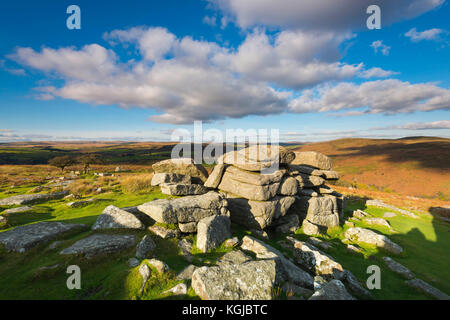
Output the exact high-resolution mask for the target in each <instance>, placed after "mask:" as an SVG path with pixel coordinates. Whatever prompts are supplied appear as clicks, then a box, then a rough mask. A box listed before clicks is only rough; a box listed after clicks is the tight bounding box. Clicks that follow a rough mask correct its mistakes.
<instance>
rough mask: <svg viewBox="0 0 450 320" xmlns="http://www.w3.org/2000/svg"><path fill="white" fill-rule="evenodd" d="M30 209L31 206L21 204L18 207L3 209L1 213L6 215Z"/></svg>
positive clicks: (31, 209)
mask: <svg viewBox="0 0 450 320" xmlns="http://www.w3.org/2000/svg"><path fill="white" fill-rule="evenodd" d="M30 211H33V207H29V206H23V207H18V208H11V209H6V210H5V211H3V212H2V214H4V215H8V214H12V213H25V212H30Z"/></svg>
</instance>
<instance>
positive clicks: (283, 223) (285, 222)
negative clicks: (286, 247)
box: [274, 214, 300, 233]
mask: <svg viewBox="0 0 450 320" xmlns="http://www.w3.org/2000/svg"><path fill="white" fill-rule="evenodd" d="M274 226H275V232H277V233H294V232H295V231H296V230H297V229H298V228H299V227H300V219H299V218H298V215H296V214H288V215H285V216H284V217H281V218H280V219H278V220H276V221H275V223H274Z"/></svg>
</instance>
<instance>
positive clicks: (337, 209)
mask: <svg viewBox="0 0 450 320" xmlns="http://www.w3.org/2000/svg"><path fill="white" fill-rule="evenodd" d="M331 169H332V165H331V160H330V159H329V158H328V157H327V156H325V155H323V154H321V153H318V152H292V151H289V150H288V149H286V148H284V147H278V146H277V147H275V146H259V145H254V146H250V147H248V148H245V149H241V150H239V151H232V152H228V153H226V154H224V155H223V156H221V157H220V158H219V159H218V164H217V165H216V166H215V167H214V170H213V171H212V173H211V175H210V176H209V178H208V180H207V181H206V182H205V186H206V187H208V188H216V189H219V190H220V191H222V192H224V193H226V195H227V198H228V209H229V210H230V214H231V220H232V221H233V222H235V223H237V224H240V225H243V226H245V227H247V228H250V229H255V230H262V229H265V228H266V227H274V228H275V230H276V231H277V232H283V233H288V232H292V231H295V229H297V228H298V227H299V225H300V223H301V221H303V227H304V231H305V233H307V234H317V233H320V232H322V231H325V230H326V229H327V228H329V227H334V226H337V225H339V219H340V217H342V211H343V206H344V204H343V196H342V195H341V194H339V193H337V192H335V191H334V190H332V189H331V188H330V187H328V186H326V185H325V183H326V181H332V180H337V179H338V178H339V176H338V173H337V172H336V171H332V170H331Z"/></svg>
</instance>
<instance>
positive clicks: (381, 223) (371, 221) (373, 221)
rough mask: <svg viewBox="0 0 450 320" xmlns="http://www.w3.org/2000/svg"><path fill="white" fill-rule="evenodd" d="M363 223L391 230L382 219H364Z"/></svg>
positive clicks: (387, 223)
mask: <svg viewBox="0 0 450 320" xmlns="http://www.w3.org/2000/svg"><path fill="white" fill-rule="evenodd" d="M364 222H365V223H367V224H375V225H379V226H384V227H386V228H388V229H391V225H390V224H389V222H387V221H386V220H384V219H383V218H366V219H364Z"/></svg>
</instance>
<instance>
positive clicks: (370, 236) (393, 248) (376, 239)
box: [344, 228, 403, 254]
mask: <svg viewBox="0 0 450 320" xmlns="http://www.w3.org/2000/svg"><path fill="white" fill-rule="evenodd" d="M344 235H345V238H347V239H349V240H351V241H354V242H364V243H368V244H372V245H375V246H377V247H379V248H383V249H385V250H387V251H389V252H391V253H394V254H400V253H402V252H403V249H402V247H400V246H399V245H398V244H396V243H395V242H393V241H391V240H390V239H389V238H388V237H386V236H385V235H382V234H378V233H376V232H374V231H372V230H369V229H364V228H350V229H348V230H347V231H345V234H344Z"/></svg>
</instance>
